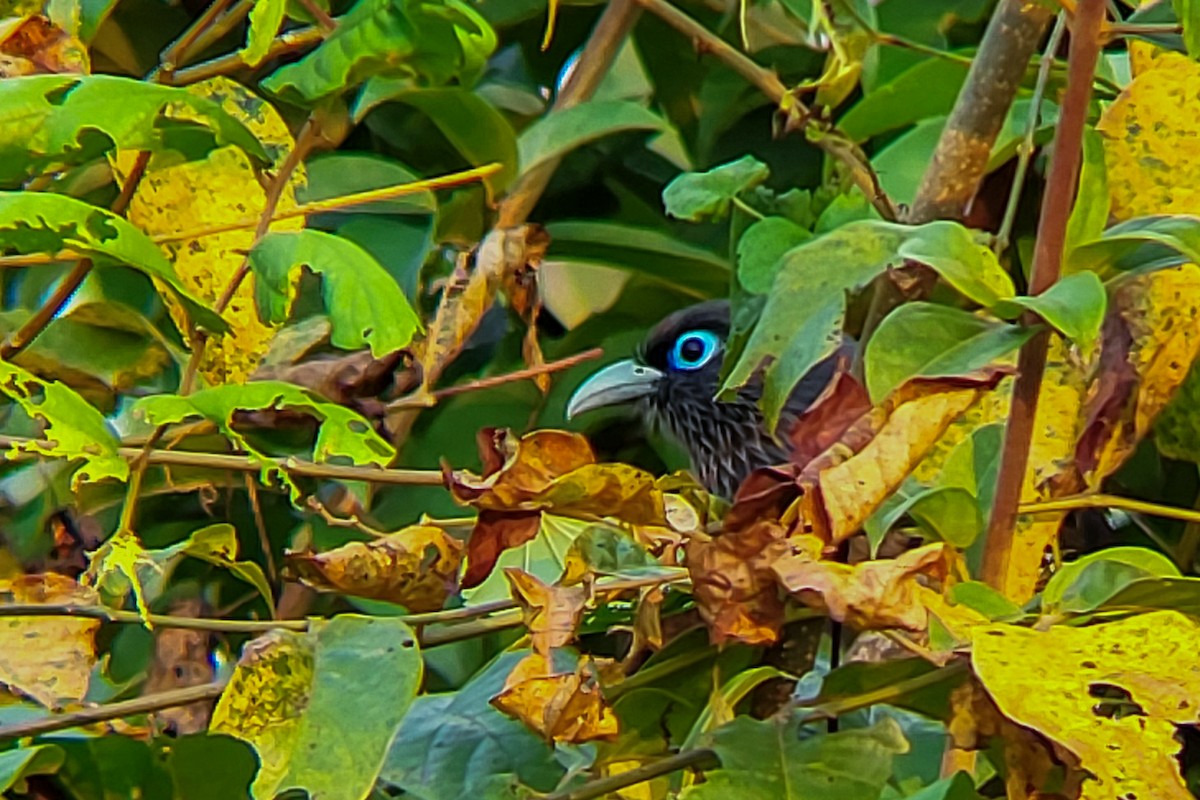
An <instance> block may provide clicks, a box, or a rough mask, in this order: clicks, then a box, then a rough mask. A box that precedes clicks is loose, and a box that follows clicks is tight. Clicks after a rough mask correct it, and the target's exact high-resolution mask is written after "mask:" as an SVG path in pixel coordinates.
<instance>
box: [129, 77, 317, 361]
mask: <svg viewBox="0 0 1200 800" xmlns="http://www.w3.org/2000/svg"><path fill="white" fill-rule="evenodd" d="M190 90H191V91H193V92H194V93H196V94H200V95H202V96H204V97H207V98H209V99H211V100H214V101H216V102H219V103H220V104H221V107H222V108H223V109H224V110H225V111H226V112H228V113H229V114H230V115H232V116H233V117H234V118H235V119H237V120H238V121H240V122H242V123H243V124H245V125H246V127H247V128H249V129H250V131H251V132H252V133H254V135H255V136H257V137H258V138H259V140H260V141H262V142H263V144H264V145H266V147H267V148H268V150H269V151H270V152H271V153H272V156H273V159H274V167H275V168H276V169H278V168H279V166H280V165H281V164H282V163H283V160H284V159H285V158H286V157H287V154H288V152H290V151H291V149H292V147H293V146H294V142H293V140H292V137H291V134H290V133H289V132H288V129H287V125H286V124H285V123H284V121H283V119H282V118H281V117H280V116H279V114H278V112H276V111H275V109H274V108H272V107H271V105H270V104H269V103H267V102H266V101H264V100H262V99H261V98H260V97H258V96H257V95H255V94H253V93H252V92H250V91H249V90H248V89H246V88H244V87H242V86H239V85H238V84H236V83H234V82H233V81H231V80H228V79H226V78H217V79H214V80H211V81H206V82H204V83H201V84H197V85H195V86H193V87H191V88H190ZM136 157H137V156H136V153H132V152H121V153H119V154H118V155H117V157H116V159H115V165H116V170H117V173H118V176H119V177H120V179H121V180H122V181H123V180H125V178H126V177H127V175H128V172H129V169H130V168H131V166H132V164H133V162H134V160H135V159H136ZM303 180H304V171H303V168H300V169H297V170H296V171H295V172H294V173H293V175H292V178H291V180H290V181H289V183H288V185H287V186H286V187H285V188H284V190H283V194H282V195H281V196H280V199H279V203H278V206H277V209H278V210H279V211H286V210H288V209H291V208H295V206H296V192H295V190H296V186H297V185H298V184H300V183H302V182H303ZM265 203H266V194H265V190H264V189H263V187H262V185H261V184H260V183H259V181H258V178H257V177H256V175H255V171H254V169H253V167H252V165H251V162H250V160H249V158H248V157H247V156H246V154H245V153H244V152H242V151H241V150H239V149H238V148H235V147H232V146H227V147H222V148H219V149H217V150H214V151H212V152H211V153H210V154H209V155H208V157H207V158H205V159H204V160H201V161H190V162H183V163H180V162H179V159H178V156H177V155H173V154H171V153H169V152H164V153H159V154H156V155H155V156H153V157H152V158H151V159H150V164H149V167H148V169H147V170H146V175H145V176H144V177H143V179H142V181H141V182H140V183H139V184H138V188H137V191H136V192H135V193H134V196H133V200H132V202H131V203H130V205H129V212H128V217H129V219H130V221H132V222H133V223H134V224H136V225H137V226H138V227H140V228H142V229H143V230H144V231H146V232H147V233H150V234H155V235H160V236H161V235H169V234H176V233H183V232H186V231H190V230H196V229H199V228H208V227H215V226H219V225H227V224H230V223H235V222H240V221H242V220H254V219H256V218H258V217H259V216H261V214H262V211H263V207H264V205H265ZM303 227H304V222H303V220H300V219H292V220H285V221H282V222H278V223H274V224H272V226H271V230H298V229H300V228H303ZM253 243H254V226H253V224H251V225H250V226H249V227H245V228H240V229H238V230H232V231H226V232H224V233H218V234H214V235H210V236H201V237H195V238H187V239H182V240H177V241H169V242H165V243H163V244H162V245H161V247H162V249H163V251H164V252H165V253H166V255H167V257H168V258H169V259H171V261H172V262H173V263H174V265H175V271H176V273H177V274H178V275H179V278H180V280H181V281H182V282H183V285H184V286H186V287H187V288H188V289H189V290H191V291H192V292H193V293H194V294H195V295H196V296H197V297H199V298H201V299H202V300H204V301H206V302H209V303H213V302H215V301H216V300H217V298H219V297H220V296H221V295H222V293H223V292H224V291H225V287H226V286H227V285H228V284H229V282H230V279H231V278H232V277H233V275H234V273H235V272H236V271H237V270H238V268H239V267H240V266H241V265H242V263H243V262H244V261H245V253H246V251H247V250H249V249H250V246H251V245H252V244H253ZM172 313H173V314H174V316H175V319H176V321H177V322H179V321H181V320H182V317H181V312H180V310H179V309H178V308H173V309H172ZM222 316H224V318H225V319H226V320H227V321H228V322H229V324H230V327H231V330H230V331H229V332H228V333H226V334H223V335H221V336H212V337H210V338H209V341H208V343H207V345H206V347H205V352H204V358H203V360H202V361H201V362H200V374H201V375H203V376H204V378H205V379H206V380H207V381H208V382H209V383H210V384H222V383H241V382H243V381H245V380H246V379H247V378H248V377H249V376H250V374H251V373H253V372H254V369H255V368H256V367H257V366H258V364H259V362H260V361H261V359H262V357H263V355H265V353H266V352H267V348H268V347H269V345H270V342H271V339H272V337H273V336H274V334H275V330H276V328H277V327H278V326H271V325H264V324H263V323H262V322H261V321H260V320H259V317H258V312H257V310H256V308H255V303H254V279H253V277H252V276H247V277H246V279H245V280H243V281H242V283H241V286H240V287H239V289H238V291H237V292H236V293H235V294H234V296H233V299H232V301H231V302H230V304H229V307H228V308H227V309H226V310H225V311H224V312H223V314H222Z"/></svg>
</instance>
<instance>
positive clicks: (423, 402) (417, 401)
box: [387, 347, 604, 411]
mask: <svg viewBox="0 0 1200 800" xmlns="http://www.w3.org/2000/svg"><path fill="white" fill-rule="evenodd" d="M602 355H604V350H603V349H601V348H599V347H593V348H592V349H591V350H585V351H583V352H582V353H576V354H575V355H573V356H567V357H566V358H560V359H558V360H557V361H550V362H547V363H545V364H538V365H537V366H533V367H527V368H525V369H519V370H517V371H515V372H508V373H505V374H504V375H492V376H490V377H487V378H478V379H476V380H473V381H467V382H466V383H463V384H459V385H457V386H448V387H446V388H445V389H438V390H437V391H435V392H430V393H427V394H423V395H422V394H416V395H412V396H409V397H401V398H399V399H397V400H393V401H392V402H391V403H389V404H388V407H387V409H388V411H396V410H398V409H405V408H429V407H430V406H433V405H435V404H436V403H438V402H440V401H442V400H445V399H446V398H447V397H454V396H455V395H460V394H466V393H467V392H477V391H479V390H480V389H491V388H494V387H496V386H503V385H504V384H506V383H515V382H517V381H523V380H527V379H529V378H536V377H537V376H538V375H549V374H550V373H552V372H561V371H562V370H566V369H570V368H571V367H574V366H576V365H577V364H582V363H584V362H585V361H591V360H592V359H596V358H599V357H600V356H602Z"/></svg>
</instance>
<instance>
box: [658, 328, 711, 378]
mask: <svg viewBox="0 0 1200 800" xmlns="http://www.w3.org/2000/svg"><path fill="white" fill-rule="evenodd" d="M720 349H721V337H720V336H717V334H715V333H713V332H712V331H705V330H697V331H688V332H687V333H684V334H681V335H680V337H679V338H678V339H676V340H675V345H674V346H673V347H672V348H671V352H670V353H669V354H668V356H667V366H669V367H670V368H671V369H674V370H682V371H685V372H687V371H691V370H697V369H700V368H701V367H703V366H704V365H705V364H707V363H708V362H709V361H712V358H713V356H715V355H716V354H717V351H718V350H720Z"/></svg>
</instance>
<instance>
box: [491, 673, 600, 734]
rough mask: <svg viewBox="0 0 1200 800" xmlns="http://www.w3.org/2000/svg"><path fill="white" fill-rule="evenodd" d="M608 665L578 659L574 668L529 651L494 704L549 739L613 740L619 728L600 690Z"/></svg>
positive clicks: (510, 674)
mask: <svg viewBox="0 0 1200 800" xmlns="http://www.w3.org/2000/svg"><path fill="white" fill-rule="evenodd" d="M609 665H611V662H608V663H607V664H606V663H603V662H592V661H591V660H589V659H580V661H579V663H578V664H577V665H576V666H575V669H573V670H567V669H562V668H559V667H557V666H556V665H555V664H553V663H552V662H551V660H550V659H549V658H547V657H546V656H543V655H541V654H539V653H530V654H529V655H528V656H526V657H525V658H524V659H522V660H521V662H520V663H519V664H517V666H516V667H514V668H513V671H512V672H511V673H509V676H508V679H507V680H506V681H505V682H504V690H503V691H502V692H500V694H498V695H496V696H495V697H493V698H492V705H494V706H495V707H496V708H498V709H500V710H501V711H503V712H504V713H505V714H508V715H509V716H512V717H516V718H517V719H519V720H521V722H524V723H525V724H526V725H527V726H529V727H530V728H531V729H532V730H534V731H535V732H536V733H538V734H539V735H541V736H542V737H543V738H545V739H546V740H547V741H556V742H571V743H579V742H588V741H592V740H593V739H611V738H613V737H615V736H616V735H617V733H618V724H617V716H616V714H614V713H613V710H612V708H610V707H609V705H608V703H607V702H606V701H605V700H604V695H603V693H602V692H601V690H600V680H601V674H602V673H603V672H604V670H605V667H606V666H609Z"/></svg>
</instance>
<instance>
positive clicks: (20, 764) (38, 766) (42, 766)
mask: <svg viewBox="0 0 1200 800" xmlns="http://www.w3.org/2000/svg"><path fill="white" fill-rule="evenodd" d="M65 760H66V754H65V753H63V751H62V748H61V747H59V746H57V745H53V744H40V745H32V746H28V747H18V748H16V749H14V750H6V751H5V752H3V753H0V792H3V793H6V794H7V792H8V790H9V789H11V788H13V787H14V786H16V785H17V784H18V783H21V782H23V781H24V780H25V779H26V778H29V777H32V776H34V775H53V774H54V773H55V772H58V770H59V768H60V767H62V765H63V762H64V761H65Z"/></svg>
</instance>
